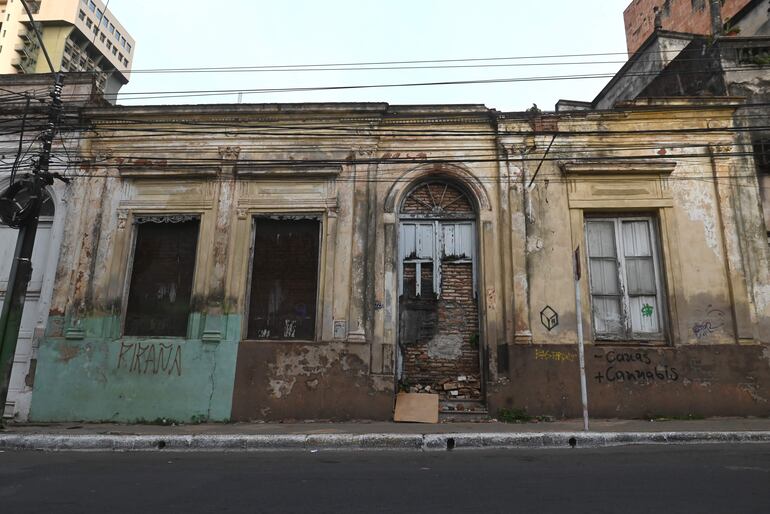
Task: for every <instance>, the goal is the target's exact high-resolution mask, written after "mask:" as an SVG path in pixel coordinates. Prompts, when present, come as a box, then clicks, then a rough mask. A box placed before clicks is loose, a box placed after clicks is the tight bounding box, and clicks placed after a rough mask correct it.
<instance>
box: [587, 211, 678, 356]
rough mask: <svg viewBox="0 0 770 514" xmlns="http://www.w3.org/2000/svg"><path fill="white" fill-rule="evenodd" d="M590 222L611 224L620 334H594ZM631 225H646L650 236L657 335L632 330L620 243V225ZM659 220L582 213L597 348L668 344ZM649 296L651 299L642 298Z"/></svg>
mask: <svg viewBox="0 0 770 514" xmlns="http://www.w3.org/2000/svg"><path fill="white" fill-rule="evenodd" d="M592 221H612V222H613V244H614V245H615V254H616V255H615V260H616V265H617V271H618V277H617V278H618V289H619V290H620V295H619V296H620V310H621V312H620V314H621V320H622V326H623V327H624V329H623V332H622V333H618V334H612V333H599V332H597V323H596V321H595V316H594V294H593V290H592V286H591V256H590V254H589V246H588V223H590V222H592ZM630 221H645V222H647V226H648V227H649V236H650V252H651V254H652V255H651V258H652V265H653V275H654V279H655V288H656V293H655V297H656V300H657V304H658V314H657V316H658V326H659V329H660V330H659V331H658V332H635V331H634V329H633V326H632V320H631V315H630V312H631V308H630V302H631V298H632V296H633V295H631V294H629V292H628V284H627V283H628V272H627V264H626V255H625V251H624V243H623V232H622V230H623V228H622V226H623V222H630ZM659 223H660V220H659V218H658V216H656V215H655V214H651V213H636V212H634V213H624V212H615V213H585V214H584V216H583V239H584V245H585V262H586V265H587V266H586V282H587V285H586V287H587V290H588V301H589V307H590V308H589V318H590V321H591V331H592V336H593V341H594V342H595V343H597V344H602V343H611V344H615V343H629V344H640V343H648V344H657V345H661V344H668V342H669V329H668V323H669V315H668V299H667V288H666V277H665V270H666V268H665V265H664V262H663V259H662V251H661V244H662V241H661V229H660V226H659ZM644 296H652V295H644Z"/></svg>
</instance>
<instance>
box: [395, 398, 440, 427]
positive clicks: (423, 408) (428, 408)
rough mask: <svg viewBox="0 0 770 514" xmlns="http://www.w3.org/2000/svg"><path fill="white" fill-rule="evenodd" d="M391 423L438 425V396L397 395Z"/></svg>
mask: <svg viewBox="0 0 770 514" xmlns="http://www.w3.org/2000/svg"><path fill="white" fill-rule="evenodd" d="M393 421H396V422H399V423H438V395H437V394H422V393H399V394H398V396H397V397H396V411H395V413H394V414H393Z"/></svg>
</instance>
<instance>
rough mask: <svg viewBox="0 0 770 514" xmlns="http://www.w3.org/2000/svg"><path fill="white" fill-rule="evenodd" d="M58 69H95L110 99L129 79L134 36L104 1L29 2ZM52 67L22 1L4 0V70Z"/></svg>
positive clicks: (0, 60) (0, 52)
mask: <svg viewBox="0 0 770 514" xmlns="http://www.w3.org/2000/svg"><path fill="white" fill-rule="evenodd" d="M27 4H28V5H29V7H30V10H31V11H32V14H33V17H34V19H35V21H36V22H37V23H38V27H39V29H40V31H41V33H42V36H43V43H44V44H45V47H46V49H47V50H48V53H49V55H50V57H51V61H52V62H53V65H54V68H55V70H56V71H65V72H67V71H76V72H93V73H95V74H96V77H97V80H96V82H97V87H98V89H99V90H100V91H102V92H103V93H104V95H105V97H106V98H107V99H109V100H114V98H115V97H116V95H117V92H118V90H119V89H120V88H121V87H122V86H123V85H125V84H126V83H127V82H128V79H129V72H130V70H131V63H132V61H133V53H134V39H133V38H132V37H131V36H130V35H129V34H128V31H126V29H125V28H124V27H123V26H122V25H121V24H120V22H118V20H117V19H116V18H115V16H114V15H113V14H112V12H110V11H109V10H108V9H106V8H105V5H104V4H103V3H102V2H101V1H100V0H36V1H31V0H28V1H27ZM49 71H50V70H49V68H48V64H47V63H46V60H45V56H44V55H43V52H42V51H41V49H40V45H39V44H38V41H37V38H36V37H35V34H34V31H33V29H32V26H31V23H30V21H29V18H28V16H27V13H26V11H25V10H24V6H23V5H22V3H21V1H20V0H0V73H3V74H8V73H48V72H49Z"/></svg>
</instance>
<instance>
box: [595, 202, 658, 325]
mask: <svg viewBox="0 0 770 514" xmlns="http://www.w3.org/2000/svg"><path fill="white" fill-rule="evenodd" d="M586 246H587V248H588V263H589V269H588V274H589V283H590V288H591V312H592V316H593V325H594V335H595V337H596V339H611V340H663V339H664V335H663V326H664V325H663V323H664V321H663V320H664V317H663V309H664V301H663V297H662V294H663V293H662V288H661V278H660V265H659V261H658V255H657V235H656V231H655V223H654V222H653V219H652V218H648V217H618V218H587V219H586Z"/></svg>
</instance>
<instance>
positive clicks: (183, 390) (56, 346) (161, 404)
mask: <svg viewBox="0 0 770 514" xmlns="http://www.w3.org/2000/svg"><path fill="white" fill-rule="evenodd" d="M241 321H242V317H241V316H240V315H232V314H231V315H219V316H211V315H208V316H207V315H202V314H193V315H191V316H190V330H189V331H188V333H189V334H196V335H197V336H198V338H197V339H182V338H141V337H123V338H120V337H109V336H110V335H113V334H117V333H119V327H120V319H119V318H117V317H113V316H103V317H93V318H85V319H80V320H78V321H77V322H73V321H72V320H64V319H61V318H57V319H51V320H49V329H48V330H49V335H47V336H46V338H45V339H44V340H43V341H41V343H40V349H39V352H38V363H37V370H36V373H35V384H34V392H33V395H32V408H31V412H30V420H31V421H123V422H137V421H140V422H141V421H146V422H156V421H159V420H164V419H165V420H166V421H168V422H170V421H180V422H196V421H205V420H212V421H225V420H229V419H230V412H231V405H232V397H233V383H234V379H235V361H236V356H237V353H238V341H239V337H240V330H241ZM54 334H55V335H54Z"/></svg>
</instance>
